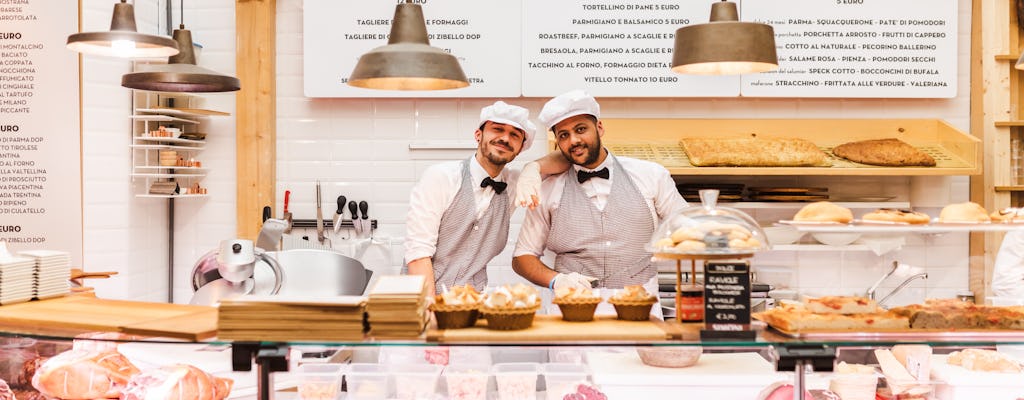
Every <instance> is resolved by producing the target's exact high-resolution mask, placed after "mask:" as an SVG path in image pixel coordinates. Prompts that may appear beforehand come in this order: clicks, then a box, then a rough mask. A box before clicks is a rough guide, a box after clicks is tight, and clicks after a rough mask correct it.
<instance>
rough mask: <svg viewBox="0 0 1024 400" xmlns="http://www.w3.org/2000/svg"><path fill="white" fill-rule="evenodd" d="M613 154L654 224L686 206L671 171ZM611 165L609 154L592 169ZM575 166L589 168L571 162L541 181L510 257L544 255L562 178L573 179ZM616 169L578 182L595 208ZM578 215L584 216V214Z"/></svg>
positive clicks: (604, 196)
mask: <svg viewBox="0 0 1024 400" xmlns="http://www.w3.org/2000/svg"><path fill="white" fill-rule="evenodd" d="M617 158H618V160H619V164H621V165H622V168H623V169H625V170H626V173H628V174H629V177H630V178H631V179H632V180H633V183H634V184H636V187H637V189H638V190H640V195H641V196H643V198H644V202H645V203H647V209H648V210H649V211H650V212H651V217H652V218H653V220H654V221H655V224H658V223H660V221H661V220H662V219H664V218H666V217H668V216H670V215H674V214H675V213H677V212H679V211H680V210H681V209H682V208H684V207H686V206H687V204H686V200H683V197H682V196H680V195H679V191H678V190H677V189H676V185H675V181H673V180H672V175H671V174H669V172H668V170H667V169H665V167H663V166H661V165H660V164H656V163H653V162H650V161H645V160H638V159H635V158H629V157H617ZM611 165H612V160H611V157H608V158H606V159H605V160H604V162H603V163H601V165H599V166H598V167H597V168H595V169H594V170H599V169H601V168H605V167H609V166H611ZM579 170H584V171H589V170H587V169H586V168H583V167H580V166H578V165H574V166H573V168H572V169H571V170H569V171H568V172H565V173H562V174H559V175H555V176H552V177H550V178H548V179H546V180H544V182H543V183H542V184H541V188H540V199H541V202H540V206H539V207H537V208H536V209H534V210H530V211H527V212H526V219H525V221H523V226H522V229H521V230H520V231H519V240H518V241H517V242H516V250H515V253H513V256H514V257H518V256H521V255H526V254H532V255H535V256H538V257H540V256H543V255H544V248H545V247H546V243H547V238H548V233H549V232H550V230H551V214H552V213H553V212H554V210H556V209H558V205H559V203H560V202H561V200H562V191H563V189H564V187H565V180H566V179H576V171H579ZM619 172H620V171H616V170H614V169H612V168H609V173H610V176H609V179H602V178H591V179H590V180H588V181H586V182H583V184H582V185H581V186H582V187H583V191H584V193H585V194H586V195H587V197H588V198H590V201H591V202H593V203H594V206H595V207H597V208H598V209H599V210H604V207H605V205H606V204H608V195H609V193H611V190H612V184H611V180H612V179H615V174H616V173H619ZM580 217H581V218H585V217H586V216H580ZM655 228H657V226H654V227H651V229H655Z"/></svg>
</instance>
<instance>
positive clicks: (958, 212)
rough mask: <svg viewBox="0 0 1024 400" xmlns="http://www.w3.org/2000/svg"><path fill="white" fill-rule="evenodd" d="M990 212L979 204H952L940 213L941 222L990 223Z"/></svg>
mask: <svg viewBox="0 0 1024 400" xmlns="http://www.w3.org/2000/svg"><path fill="white" fill-rule="evenodd" d="M991 220H992V219H991V218H990V217H989V216H988V211H985V207H982V206H981V205H980V204H978V203H972V202H969V201H968V202H964V203H956V204H950V205H948V206H946V207H944V208H943V209H942V212H940V213H939V222H989V221H991Z"/></svg>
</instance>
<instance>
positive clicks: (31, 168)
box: [0, 0, 82, 265]
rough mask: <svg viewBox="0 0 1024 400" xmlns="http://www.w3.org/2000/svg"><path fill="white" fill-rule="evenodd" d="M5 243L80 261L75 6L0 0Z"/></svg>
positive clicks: (0, 210) (0, 223)
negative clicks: (72, 41)
mask: <svg viewBox="0 0 1024 400" xmlns="http://www.w3.org/2000/svg"><path fill="white" fill-rule="evenodd" d="M0 27H2V28H0V241H5V242H7V245H8V248H10V249H11V250H14V251H18V250H28V249H53V250H66V251H70V252H71V254H72V262H74V263H76V264H79V265H80V264H81V261H82V260H81V257H82V256H81V254H82V186H81V162H80V160H81V145H80V143H81V136H80V127H79V111H78V110H79V96H78V87H79V82H78V68H77V66H78V62H77V54H76V53H74V52H72V51H69V50H67V49H66V48H65V47H64V43H65V40H66V39H67V36H68V35H70V34H72V33H75V32H77V28H78V8H77V7H68V6H67V5H66V4H58V3H57V2H53V1H44V0H5V1H0Z"/></svg>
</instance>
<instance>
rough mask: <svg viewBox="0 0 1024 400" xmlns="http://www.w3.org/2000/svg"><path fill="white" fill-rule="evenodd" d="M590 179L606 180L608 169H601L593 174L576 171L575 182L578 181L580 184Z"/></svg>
mask: <svg viewBox="0 0 1024 400" xmlns="http://www.w3.org/2000/svg"><path fill="white" fill-rule="evenodd" d="M590 178H602V179H608V168H601V169H599V170H597V171H593V172H587V171H584V170H582V169H581V170H579V171H576V180H578V181H580V183H583V182H586V181H589V180H590Z"/></svg>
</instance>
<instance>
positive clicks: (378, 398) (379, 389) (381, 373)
mask: <svg viewBox="0 0 1024 400" xmlns="http://www.w3.org/2000/svg"><path fill="white" fill-rule="evenodd" d="M345 382H346V383H347V389H348V399H352V400H382V399H385V398H387V396H388V373H387V367H386V366H384V365H381V364H359V363H353V364H349V367H348V373H346V374H345Z"/></svg>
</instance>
